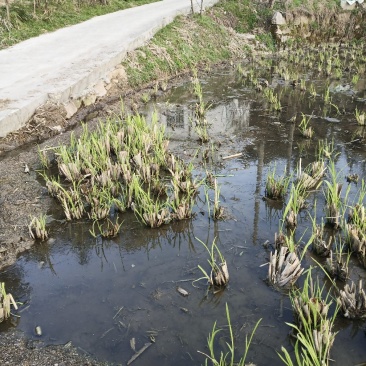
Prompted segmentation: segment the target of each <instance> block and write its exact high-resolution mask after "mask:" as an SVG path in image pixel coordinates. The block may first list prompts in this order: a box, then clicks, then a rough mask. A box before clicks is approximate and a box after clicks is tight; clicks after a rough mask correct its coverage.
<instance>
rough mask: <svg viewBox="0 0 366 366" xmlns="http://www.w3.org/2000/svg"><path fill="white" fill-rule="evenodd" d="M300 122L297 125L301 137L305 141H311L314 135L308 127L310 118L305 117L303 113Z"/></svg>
mask: <svg viewBox="0 0 366 366" xmlns="http://www.w3.org/2000/svg"><path fill="white" fill-rule="evenodd" d="M301 115H302V118H301V122H300V124H299V130H300V133H301V135H302V136H304V137H305V138H307V139H311V138H312V137H313V135H314V130H313V128H312V127H311V126H310V120H311V118H312V116H308V117H307V116H306V115H305V114H304V113H302V114H301Z"/></svg>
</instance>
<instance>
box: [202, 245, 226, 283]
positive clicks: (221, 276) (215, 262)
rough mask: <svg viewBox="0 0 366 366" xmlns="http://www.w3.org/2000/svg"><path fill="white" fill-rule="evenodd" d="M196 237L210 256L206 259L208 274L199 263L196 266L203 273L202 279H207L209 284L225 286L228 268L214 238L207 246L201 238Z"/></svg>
mask: <svg viewBox="0 0 366 366" xmlns="http://www.w3.org/2000/svg"><path fill="white" fill-rule="evenodd" d="M196 239H197V240H198V241H199V242H200V243H201V244H202V245H203V246H204V248H205V249H206V250H207V252H208V254H209V256H210V259H208V260H207V261H208V263H209V265H210V274H208V273H207V272H206V271H205V270H204V269H203V268H202V267H201V266H200V265H199V266H198V268H199V269H200V270H201V272H202V273H203V274H204V277H203V278H202V279H207V281H208V283H209V284H210V285H211V286H216V287H223V286H226V285H227V284H228V282H229V270H228V267H227V263H226V260H225V258H224V256H223V255H222V254H221V252H220V250H219V248H218V247H217V245H216V238H215V239H214V240H213V242H212V245H211V248H208V246H207V245H206V244H205V243H204V242H203V241H202V240H200V239H198V238H196Z"/></svg>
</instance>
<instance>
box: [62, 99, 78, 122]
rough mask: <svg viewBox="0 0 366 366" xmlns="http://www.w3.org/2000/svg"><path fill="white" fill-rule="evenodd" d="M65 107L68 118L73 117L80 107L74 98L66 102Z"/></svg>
mask: <svg viewBox="0 0 366 366" xmlns="http://www.w3.org/2000/svg"><path fill="white" fill-rule="evenodd" d="M64 108H65V110H66V119H69V118H71V117H72V116H73V115H74V114H75V113H76V112H77V111H78V108H77V107H76V105H75V103H74V101H73V100H70V101H69V102H67V103H64Z"/></svg>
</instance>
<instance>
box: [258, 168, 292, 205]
mask: <svg viewBox="0 0 366 366" xmlns="http://www.w3.org/2000/svg"><path fill="white" fill-rule="evenodd" d="M289 183H290V177H288V176H287V175H286V171H285V172H284V174H283V175H282V176H280V177H276V167H274V168H273V169H272V170H270V171H269V173H268V175H267V180H266V188H265V191H264V194H265V197H267V198H269V199H272V200H283V199H284V198H285V195H286V193H287V189H288V186H289Z"/></svg>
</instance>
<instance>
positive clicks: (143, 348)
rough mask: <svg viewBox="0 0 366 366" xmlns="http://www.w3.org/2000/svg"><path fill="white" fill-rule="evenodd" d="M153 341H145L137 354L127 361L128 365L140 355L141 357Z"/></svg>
mask: <svg viewBox="0 0 366 366" xmlns="http://www.w3.org/2000/svg"><path fill="white" fill-rule="evenodd" d="M151 345H153V343H145V345H144V346H143V347H142V348H141V349H140V350H139V351H138V352H136V354H134V355H133V356H132V357H131V358H130V359H129V360H128V362H127V366H128V365H131V363H132V362H133V361H135V360H136V359H137V358H138V357H140V356H141V355H142V354H143V353H144V352H145V351H146V350H147V349H148V348H149V347H150V346H151Z"/></svg>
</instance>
